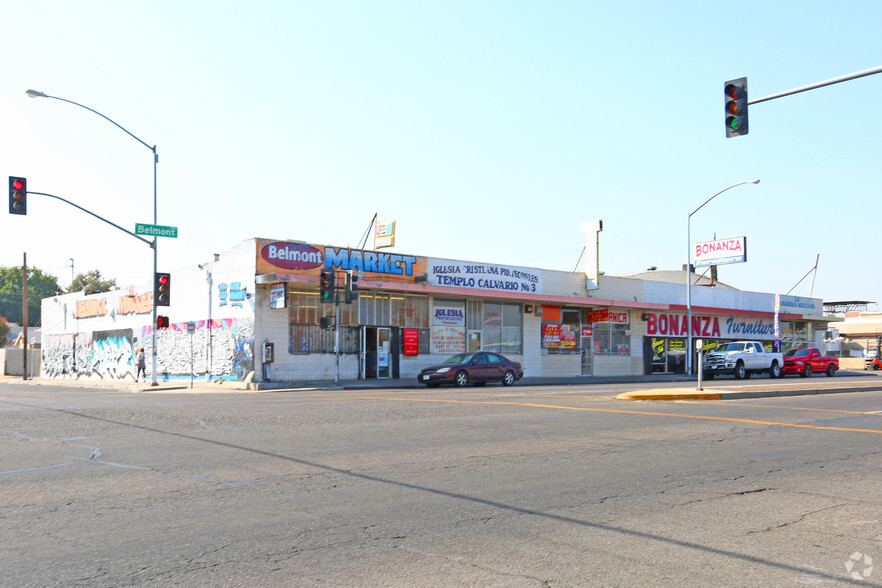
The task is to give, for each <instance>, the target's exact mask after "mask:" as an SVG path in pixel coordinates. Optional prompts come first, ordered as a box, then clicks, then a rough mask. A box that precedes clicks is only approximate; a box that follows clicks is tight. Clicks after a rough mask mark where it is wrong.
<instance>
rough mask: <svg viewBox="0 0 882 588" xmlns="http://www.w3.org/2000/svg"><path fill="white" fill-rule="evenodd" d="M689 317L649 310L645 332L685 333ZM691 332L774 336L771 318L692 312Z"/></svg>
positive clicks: (725, 336) (738, 336)
mask: <svg viewBox="0 0 882 588" xmlns="http://www.w3.org/2000/svg"><path fill="white" fill-rule="evenodd" d="M688 324H689V321H688V319H687V317H686V315H685V314H655V313H654V312H647V313H646V334H647V335H648V336H650V337H686V336H688V334H689V333H688V330H687V328H688ZM692 336H693V337H709V338H713V339H760V340H774V338H775V321H774V319H772V318H748V319H745V318H744V317H735V316H702V315H696V314H693V315H692Z"/></svg>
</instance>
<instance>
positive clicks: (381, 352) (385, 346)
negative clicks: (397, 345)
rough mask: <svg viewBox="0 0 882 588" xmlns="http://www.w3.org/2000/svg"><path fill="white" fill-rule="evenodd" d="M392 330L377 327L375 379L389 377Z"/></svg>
mask: <svg viewBox="0 0 882 588" xmlns="http://www.w3.org/2000/svg"><path fill="white" fill-rule="evenodd" d="M391 353H392V329H390V328H389V327H377V377H378V378H389V377H391Z"/></svg>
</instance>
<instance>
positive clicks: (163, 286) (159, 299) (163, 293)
mask: <svg viewBox="0 0 882 588" xmlns="http://www.w3.org/2000/svg"><path fill="white" fill-rule="evenodd" d="M153 300H154V301H155V302H154V304H156V306H168V305H169V304H170V302H171V274H162V273H159V272H156V274H155V275H154V277H153Z"/></svg>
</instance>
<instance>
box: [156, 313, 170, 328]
mask: <svg viewBox="0 0 882 588" xmlns="http://www.w3.org/2000/svg"><path fill="white" fill-rule="evenodd" d="M156 328H157V329H167V328H168V317H167V316H162V315H159V316H157V317H156Z"/></svg>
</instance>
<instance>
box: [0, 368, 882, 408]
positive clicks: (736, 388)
mask: <svg viewBox="0 0 882 588" xmlns="http://www.w3.org/2000/svg"><path fill="white" fill-rule="evenodd" d="M0 382H3V383H10V384H11V383H19V384H20V383H26V384H28V385H32V386H47V387H51V386H74V387H80V388H99V389H112V390H121V391H127V392H131V393H146V394H150V393H153V394H162V393H171V392H174V393H177V394H186V393H191V394H229V393H246V394H248V393H259V392H267V391H273V390H277V391H283V390H284V391H311V390H341V391H342V390H392V389H399V390H400V389H416V390H419V389H422V390H426V389H427V388H425V387H424V386H423V385H422V384H419V383H418V382H417V381H416V379H415V378H402V379H398V380H395V379H373V380H340V381H337V382H335V381H333V380H323V381H315V380H310V381H285V382H237V381H230V380H212V381H210V382H209V381H206V380H205V379H204V378H200V379H194V380H192V382H191V381H190V380H167V381H164V380H160V381H159V382H157V385H156V386H153V385H151V384H150V382H149V381H148V382H131V381H129V382H114V381H105V380H59V379H50V378H33V379H29V380H23V379H22V378H21V376H0ZM656 382H657V383H659V384H661V383H674V384H680V386H678V387H675V388H658V389H649V390H635V391H633V392H625V393H622V394H619V395H618V396H616V398H618V399H621V400H632V401H634V400H668V401H671V400H736V399H743V398H768V397H775V396H802V395H811V394H835V393H843V392H854V391H856V390H860V391H879V390H882V375H878V374H876V373H875V372H865V371H861V370H856V371H845V370H843V371H840V375H839V376H838V377H835V378H828V377H826V376H814V377H812V378H805V379H804V378H787V379H786V380H771V379H768V378H757V379H756V384H752V383H751V384H745V383H742V382H739V383H738V385H731V386H730V385H727V384H728V382H727V381H725V380H714V381H713V383H711V385H708V383H703V388H704V389H703V390H698V389H697V387H698V383H697V381H696V380H695V379H694V378H690V377H688V376H686V375H684V374H655V375H652V376H616V377H598V376H577V377H569V378H550V377H547V378H546V377H537V378H530V377H525V378H523V379H522V380H519V381H518V382H517V383H516V384H515V385H514V386H513V387H512V389H517V388H519V387H525V386H604V385H613V384H617V385H621V384H641V385H646V384H652V383H656ZM729 382H731V383H732V384H735V381H734V380H730V381H729ZM506 389H508V388H506Z"/></svg>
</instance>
